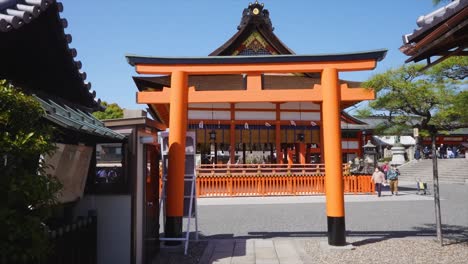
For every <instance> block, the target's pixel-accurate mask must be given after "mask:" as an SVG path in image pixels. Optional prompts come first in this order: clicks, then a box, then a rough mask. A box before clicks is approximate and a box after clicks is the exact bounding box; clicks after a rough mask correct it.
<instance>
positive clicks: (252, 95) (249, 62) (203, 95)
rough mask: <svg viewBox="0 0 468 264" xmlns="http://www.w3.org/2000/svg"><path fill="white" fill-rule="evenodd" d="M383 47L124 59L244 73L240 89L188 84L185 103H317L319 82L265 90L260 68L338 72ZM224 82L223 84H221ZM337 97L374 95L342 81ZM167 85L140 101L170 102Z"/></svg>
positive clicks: (169, 69)
mask: <svg viewBox="0 0 468 264" xmlns="http://www.w3.org/2000/svg"><path fill="white" fill-rule="evenodd" d="M386 53H387V51H386V50H376V51H368V52H361V53H346V54H329V55H268V56H208V57H143V56H135V55H127V60H128V62H129V63H130V64H131V65H132V66H135V69H136V71H137V72H138V73H140V74H171V75H172V74H173V73H175V72H183V73H184V74H186V75H195V74H213V75H217V74H246V75H247V89H246V90H240V91H230V90H216V91H197V90H195V89H194V88H193V87H190V89H189V91H188V102H189V103H220V102H272V103H273V102H285V101H286V102H287V101H304V102H307V101H309V102H321V101H322V87H321V85H315V86H314V87H310V89H275V90H268V89H266V90H265V89H263V87H262V81H261V74H262V73H298V72H322V71H323V70H324V69H327V68H328V69H335V70H336V71H337V72H340V71H360V70H372V69H374V68H375V67H376V65H377V61H380V60H382V59H383V58H384V57H385V55H386ZM221 85H222V84H221ZM341 90H342V91H341V93H340V94H341V101H357V100H371V99H374V98H375V96H374V93H373V91H371V90H365V89H363V88H352V89H350V88H348V87H347V85H346V84H343V85H341ZM170 93H171V89H169V87H165V88H164V89H163V90H162V91H145V92H139V93H138V94H137V102H138V103H146V104H168V103H170V101H171V100H170Z"/></svg>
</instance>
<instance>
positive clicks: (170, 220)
mask: <svg viewBox="0 0 468 264" xmlns="http://www.w3.org/2000/svg"><path fill="white" fill-rule="evenodd" d="M164 236H165V237H166V238H181V237H182V216H166V226H165V227H164ZM181 243H182V241H166V242H165V243H164V244H165V245H167V246H177V245H180V244H181Z"/></svg>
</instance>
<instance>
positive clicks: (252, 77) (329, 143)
mask: <svg viewBox="0 0 468 264" xmlns="http://www.w3.org/2000/svg"><path fill="white" fill-rule="evenodd" d="M385 54H386V50H378V51H370V52H362V53H349V54H333V55H277V56H276V55H270V56H243V57H225V56H211V57H199V58H165V57H141V56H127V60H128V61H129V63H130V64H131V65H132V66H135V70H136V72H137V73H139V74H166V75H170V80H171V81H170V87H164V88H162V90H160V91H145V92H139V93H138V94H137V102H138V103H141V104H170V109H169V129H170V134H169V163H168V178H167V209H166V215H167V217H166V226H165V235H166V237H174V238H176V237H180V236H181V233H182V215H183V198H184V197H183V187H184V172H185V163H184V162H183V161H184V160H185V134H186V131H187V127H188V124H187V120H188V114H187V113H188V109H187V108H188V104H189V103H258V102H269V103H282V102H316V103H319V104H320V105H321V112H320V114H321V116H322V128H323V129H322V134H323V140H322V142H323V153H324V157H323V160H324V163H325V179H326V180H325V190H326V192H325V194H326V213H327V219H328V243H329V244H330V245H335V246H344V245H345V244H346V237H345V212H344V187H343V170H342V144H341V142H342V141H341V127H340V112H341V111H340V104H341V103H342V102H346V101H360V100H371V99H374V98H375V95H374V92H373V91H372V90H371V89H364V88H349V87H348V85H347V84H346V83H343V84H340V83H339V72H343V71H359V70H372V69H374V68H375V67H376V65H377V61H380V60H382V59H383V58H384V56H385ZM289 73H319V74H320V76H321V77H320V80H321V83H320V84H314V85H313V86H312V87H309V88H308V89H268V87H265V86H264V83H263V81H262V80H263V77H264V76H265V75H267V74H289ZM226 74H237V75H243V76H245V80H246V89H245V90H210V91H205V90H196V89H195V87H188V76H189V75H226ZM235 125H236V124H235V123H234V122H232V123H231V128H235ZM280 125H281V124H280V123H278V126H277V129H278V128H279V127H280ZM297 147H298V149H299V151H298V152H295V153H290V152H289V150H288V152H287V155H288V156H289V155H292V156H293V157H294V155H296V160H297V159H299V160H301V159H302V160H304V159H306V157H305V156H304V155H303V153H305V152H306V151H304V148H305V145H304V144H302V143H299V144H298V145H297ZM279 148H281V146H278V147H277V149H279ZM294 148H296V145H295V146H294ZM229 151H230V152H231V156H234V155H233V154H234V153H235V149H233V148H231V149H230V150H229ZM304 161H305V160H304Z"/></svg>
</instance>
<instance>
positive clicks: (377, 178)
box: [372, 168, 385, 197]
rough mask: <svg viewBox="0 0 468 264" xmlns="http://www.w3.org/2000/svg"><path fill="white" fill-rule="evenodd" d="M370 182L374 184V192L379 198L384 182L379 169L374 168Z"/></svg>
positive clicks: (382, 174)
mask: <svg viewBox="0 0 468 264" xmlns="http://www.w3.org/2000/svg"><path fill="white" fill-rule="evenodd" d="M372 182H374V183H375V190H376V191H377V195H378V196H379V197H380V195H381V193H382V184H383V183H384V182H385V175H384V173H383V172H382V171H380V170H379V168H375V171H374V173H373V174H372Z"/></svg>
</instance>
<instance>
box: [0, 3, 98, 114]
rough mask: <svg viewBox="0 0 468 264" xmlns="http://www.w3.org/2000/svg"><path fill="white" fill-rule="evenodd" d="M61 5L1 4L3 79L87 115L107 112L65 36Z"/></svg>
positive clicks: (0, 74)
mask: <svg viewBox="0 0 468 264" xmlns="http://www.w3.org/2000/svg"><path fill="white" fill-rule="evenodd" d="M62 10H63V6H62V4H61V3H58V2H57V1H56V0H0V39H1V40H2V41H0V57H1V60H0V79H7V80H9V81H10V82H11V83H12V84H14V85H15V86H18V87H22V88H23V89H25V90H29V91H31V92H32V93H39V92H40V93H45V94H50V95H53V96H54V97H60V98H61V99H63V100H65V101H68V102H70V103H71V104H73V105H77V106H79V107H81V108H82V109H83V110H86V111H94V110H103V107H102V106H101V105H100V103H101V101H100V99H96V92H95V91H92V90H90V89H91V83H89V82H87V81H86V72H83V71H82V70H81V67H82V64H81V62H80V61H76V60H75V59H74V58H75V57H76V55H77V52H76V50H75V49H73V48H70V46H69V43H70V42H71V41H72V37H71V35H69V34H65V32H64V28H66V27H67V24H68V23H67V21H66V20H65V19H63V18H61V17H60V15H59V13H60V12H61V11H62Z"/></svg>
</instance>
